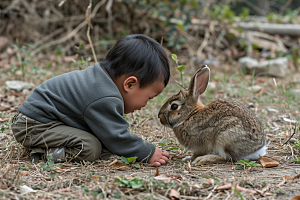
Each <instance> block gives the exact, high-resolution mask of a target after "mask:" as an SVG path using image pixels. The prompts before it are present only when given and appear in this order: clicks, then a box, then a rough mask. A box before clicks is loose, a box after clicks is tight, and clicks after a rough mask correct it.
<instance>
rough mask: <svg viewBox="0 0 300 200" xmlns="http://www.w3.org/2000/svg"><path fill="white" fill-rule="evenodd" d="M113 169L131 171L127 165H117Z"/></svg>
mask: <svg viewBox="0 0 300 200" xmlns="http://www.w3.org/2000/svg"><path fill="white" fill-rule="evenodd" d="M113 169H119V170H127V169H130V167H129V166H128V165H126V164H123V163H116V164H115V165H114V166H113Z"/></svg>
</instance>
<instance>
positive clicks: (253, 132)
mask: <svg viewBox="0 0 300 200" xmlns="http://www.w3.org/2000/svg"><path fill="white" fill-rule="evenodd" d="M209 79H210V69H209V67H208V66H207V65H203V66H202V67H200V68H199V69H198V70H197V71H196V73H195V74H194V76H193V77H192V79H191V81H190V84H189V88H188V91H180V92H179V93H178V94H175V95H173V96H172V97H170V98H169V99H168V100H167V102H166V103H165V104H164V105H163V106H162V107H161V108H160V111H159V113H158V117H159V119H160V122H161V124H162V125H164V126H167V127H171V128H172V129H173V131H174V133H175V136H176V138H177V139H178V141H179V143H180V144H181V145H183V146H184V147H185V148H187V149H189V150H191V151H192V152H193V154H192V156H190V157H187V158H186V159H191V161H192V163H193V164H195V165H203V164H213V163H222V162H226V161H228V160H230V159H231V161H238V160H243V159H245V158H247V159H248V160H256V159H258V158H260V156H264V155H265V154H266V153H267V145H266V137H265V134H264V130H263V128H262V127H261V124H260V122H259V121H258V119H257V118H256V117H255V115H254V114H253V113H252V112H251V111H250V110H249V109H248V108H246V107H245V106H243V105H242V104H241V103H238V102H236V101H232V100H226V99H217V100H214V101H212V102H210V103H209V104H207V105H204V104H203V103H202V102H201V101H200V95H201V94H202V93H204V92H205V90H206V88H207V85H208V82H209ZM212 152H213V153H214V154H208V153H212ZM207 154H208V155H207Z"/></svg>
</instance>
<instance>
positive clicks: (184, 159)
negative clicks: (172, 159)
mask: <svg viewBox="0 0 300 200" xmlns="http://www.w3.org/2000/svg"><path fill="white" fill-rule="evenodd" d="M191 158H192V156H186V157H184V158H182V161H183V162H185V161H190V160H191Z"/></svg>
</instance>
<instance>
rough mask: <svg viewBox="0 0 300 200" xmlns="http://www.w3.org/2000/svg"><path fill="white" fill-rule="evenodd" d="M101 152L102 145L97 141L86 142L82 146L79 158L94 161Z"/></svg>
mask: <svg viewBox="0 0 300 200" xmlns="http://www.w3.org/2000/svg"><path fill="white" fill-rule="evenodd" d="M101 152H102V145H101V142H100V141H99V140H98V139H93V140H90V141H88V143H85V144H83V150H82V155H81V156H80V157H82V158H83V160H86V161H95V160H97V159H99V157H100V155H101Z"/></svg>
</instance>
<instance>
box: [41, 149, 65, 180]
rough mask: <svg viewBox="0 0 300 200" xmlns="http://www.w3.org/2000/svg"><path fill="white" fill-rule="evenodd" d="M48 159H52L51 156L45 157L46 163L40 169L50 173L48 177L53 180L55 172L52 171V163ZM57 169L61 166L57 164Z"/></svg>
mask: <svg viewBox="0 0 300 200" xmlns="http://www.w3.org/2000/svg"><path fill="white" fill-rule="evenodd" d="M50 159H52V155H51V154H49V155H47V160H48V161H47V162H46V163H43V164H41V168H43V169H45V170H47V171H51V172H50V177H51V178H54V177H55V175H56V174H55V172H54V171H53V169H54V162H53V161H51V160H50ZM57 167H62V165H61V164H58V165H57Z"/></svg>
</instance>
